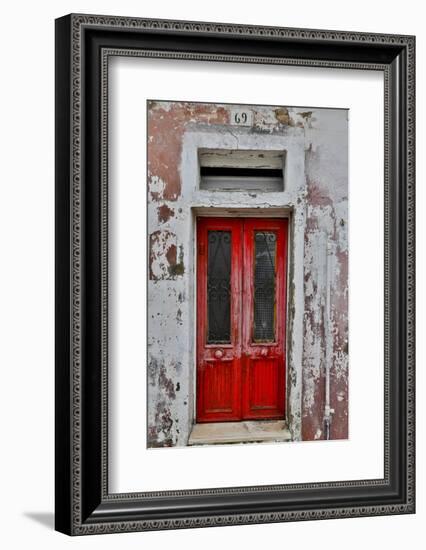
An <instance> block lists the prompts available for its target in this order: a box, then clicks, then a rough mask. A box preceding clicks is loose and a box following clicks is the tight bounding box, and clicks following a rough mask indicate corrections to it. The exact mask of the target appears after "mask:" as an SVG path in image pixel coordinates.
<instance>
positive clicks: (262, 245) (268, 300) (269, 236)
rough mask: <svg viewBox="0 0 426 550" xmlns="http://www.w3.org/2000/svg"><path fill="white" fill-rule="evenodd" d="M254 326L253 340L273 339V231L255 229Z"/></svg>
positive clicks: (266, 340)
mask: <svg viewBox="0 0 426 550" xmlns="http://www.w3.org/2000/svg"><path fill="white" fill-rule="evenodd" d="M254 241H255V249H254V260H255V261H254V327H253V340H254V341H255V342H273V341H274V340H275V279H276V275H275V256H276V241H277V237H276V234H275V233H272V232H266V231H256V232H255V235H254Z"/></svg>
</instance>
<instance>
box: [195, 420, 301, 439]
mask: <svg viewBox="0 0 426 550" xmlns="http://www.w3.org/2000/svg"><path fill="white" fill-rule="evenodd" d="M273 441H275V442H278V441H291V434H290V431H289V429H288V427H287V424H286V422H285V421H284V420H256V421H245V422H208V423H205V424H194V426H193V428H192V431H191V434H190V436H189V440H188V445H215V444H222V445H223V444H224V443H264V442H273Z"/></svg>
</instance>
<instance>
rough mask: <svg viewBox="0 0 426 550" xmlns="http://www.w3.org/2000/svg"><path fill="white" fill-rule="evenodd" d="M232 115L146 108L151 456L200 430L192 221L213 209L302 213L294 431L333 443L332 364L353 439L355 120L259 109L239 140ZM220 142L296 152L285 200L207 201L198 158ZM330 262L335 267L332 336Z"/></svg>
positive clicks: (338, 429) (188, 107)
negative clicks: (351, 142)
mask: <svg viewBox="0 0 426 550" xmlns="http://www.w3.org/2000/svg"><path fill="white" fill-rule="evenodd" d="M231 108H232V106H229V105H213V104H197V103H193V104H189V103H166V102H150V103H149V105H148V232H149V281H148V297H149V298H148V320H149V323H148V325H149V327H148V444H149V446H153V447H163V446H172V445H185V444H186V442H187V437H188V434H189V431H190V428H191V424H192V422H193V417H194V398H195V396H194V376H195V374H194V370H195V369H194V367H195V365H194V337H193V327H194V319H195V314H196V312H195V308H194V301H193V296H194V290H195V289H194V224H195V213H196V212H200V209H203V208H204V209H208V208H210V207H212V206H216V207H233V208H239V207H241V208H247V207H252V208H271V209H273V208H275V209H277V208H280V207H289V209H290V210H291V211H292V212H293V225H292V228H293V237H294V234H295V233H296V232H297V228H298V227H299V228H300V227H302V229H303V232H302V243H301V244H299V245H298V248H297V250H298V254H299V261H297V259H296V258H294V263H295V264H296V265H293V267H292V270H291V272H290V275H291V276H294V277H297V272H296V271H295V269H296V270H297V265H299V267H298V269H299V271H300V273H301V277H302V278H301V280H302V281H303V282H302V287H303V292H302V293H301V294H300V297H301V299H299V301H296V302H294V301H292V300H291V298H292V280H291V276H290V281H289V296H290V298H289V299H290V302H291V303H290V304H289V307H290V308H291V307H292V308H293V310H296V311H293V315H292V316H291V315H290V319H292V322H291V326H290V327H289V328H290V332H292V333H293V337H294V341H293V342H291V341H289V347H290V348H291V350H292V351H291V352H292V354H293V355H292V358H293V362H294V364H295V368H294V372H291V373H290V374H291V376H292V377H293V378H294V380H293V384H290V387H291V388H292V392H293V395H290V396H289V400H291V402H292V403H293V408H292V415H291V418H290V420H291V423H292V424H293V427H294V434H295V437H296V438H302V439H315V438H316V439H322V438H324V399H325V364H326V359H327V358H329V357H331V365H332V366H331V373H330V375H331V384H330V386H331V387H330V395H331V407H332V408H334V409H335V414H334V416H333V420H332V424H331V438H345V437H347V425H348V418H347V405H348V404H347V371H348V312H347V306H348V304H347V301H348V290H347V285H348V281H347V273H348V247H347V230H348V225H347V222H348V213H347V199H348V196H347V160H348V159H347V113H346V111H337V110H331V109H315V110H313V109H300V108H288V109H287V108H284V107H275V108H274V107H251V108H250V109H251V110H252V112H253V124H252V126H251V127H249V128H243V129H242V128H239V127H235V126H232V125H231V124H230V110H231ZM200 136H201V137H200ZM197 140H198V141H197ZM200 140H201V141H200ZM203 140H204V141H203ZM215 140H216V142H217V143H216V146H217V145H218V144H219V145H222V146H223V147H225V148H240V147H241V148H254V147H253V143H254V144H255V145H256V144H258V145H257V146H258V147H259V148H265V149H266V148H267V147H268V146H269V147H270V148H274V144H277V143H280V144H282V143H285V144H286V145H285V148H287V147H288V148H290V149H291V148H293V149H291V150H292V152H294V154H292V159H293V160H292V162H293V164H292V165H291V166H290V173H286V178H287V179H288V181H287V182H286V185H287V186H288V189H287V191H286V193H284V194H275V193H271V194H269V193H268V194H267V197H265V196H263V197H262V196H261V195H262V194H260V195H256V194H253V193H252V194H249V193H245V194H244V193H235V194H232V196H231V195H230V194H229V193H228V194H226V193H225V194H223V193H218V194H216V195H215V198H214V199H212V198H211V197H210V196H209V195H208V194H206V193H203V192H200V191H199V190H198V189H197V180H196V174H194V172H195V170H194V169H193V166H194V162H195V164H196V158H195V159H194V155H193V153H192V152H191V151H194V150H196V149H194V147H196V144H197V143H201V142H203V143H204V142H205V143H207V144H212V146H214V144H215ZM274 140H275V141H274ZM205 143H204V144H205ZM185 144H186V145H185ZM191 144H192V145H191ZM194 144H195V145H194ZM296 179H298V180H299V181H301V182H302V184H303V185H298V186H296V187H294V189H293V188H292V186H291V184H292V182H294V181H295V180H296ZM264 195H266V194H264ZM197 209H198V210H197ZM327 250H328V251H329V256H330V261H331V262H332V269H331V270H330V269H329V272H331V274H332V281H331V288H332V292H331V301H330V302H331V303H330V317H331V319H330V323H329V324H327V322H326V316H327V284H328V283H327ZM302 259H303V262H302V261H301V260H302ZM301 263H303V265H300V264H301ZM303 295H304V297H303ZM302 310H303V311H302ZM298 318H299V319H300V321H297V319H298ZM298 322H299V325H297V323H298ZM293 325H294V326H296V325H297V326H300V327H301V330H300V334H299V333H298V331H297V330H292V327H293ZM327 327H329V328H328V329H327ZM290 339H291V334H290ZM293 348H294V349H293ZM296 348H297V349H296ZM298 403H300V406H299V405H298ZM297 411H299V412H297Z"/></svg>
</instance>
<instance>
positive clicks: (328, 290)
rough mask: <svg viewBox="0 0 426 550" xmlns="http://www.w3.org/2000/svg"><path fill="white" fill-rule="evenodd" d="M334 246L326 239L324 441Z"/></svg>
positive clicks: (327, 422)
mask: <svg viewBox="0 0 426 550" xmlns="http://www.w3.org/2000/svg"><path fill="white" fill-rule="evenodd" d="M334 251H335V244H334V243H333V242H332V241H331V239H330V238H329V239H327V280H326V315H325V338H326V347H325V407H324V430H325V439H330V428H331V418H332V415H333V413H334V409H331V408H330V370H331V366H332V362H333V334H332V324H331V285H332V278H333V264H334V262H333V258H334Z"/></svg>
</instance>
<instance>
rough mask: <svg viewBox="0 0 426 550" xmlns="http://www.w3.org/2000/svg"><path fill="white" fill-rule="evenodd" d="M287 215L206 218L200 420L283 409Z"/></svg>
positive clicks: (262, 415) (201, 227) (201, 233)
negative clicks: (273, 217)
mask: <svg viewBox="0 0 426 550" xmlns="http://www.w3.org/2000/svg"><path fill="white" fill-rule="evenodd" d="M287 233H288V220H287V219H281V218H280V219H278V218H277V219H263V218H241V219H232V218H200V219H199V220H198V225H197V247H198V253H197V422H224V421H238V420H248V419H250V420H256V419H279V418H284V416H285V341H286V339H285V327H286V272H287Z"/></svg>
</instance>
